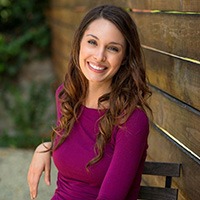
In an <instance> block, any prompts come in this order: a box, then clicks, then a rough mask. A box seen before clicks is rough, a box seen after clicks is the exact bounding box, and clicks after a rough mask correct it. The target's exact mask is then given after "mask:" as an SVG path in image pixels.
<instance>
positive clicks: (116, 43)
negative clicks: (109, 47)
mask: <svg viewBox="0 0 200 200" xmlns="http://www.w3.org/2000/svg"><path fill="white" fill-rule="evenodd" d="M86 36H91V37H93V38H95V39H97V40H99V38H98V37H97V36H95V35H93V34H87V35H86ZM109 44H115V45H120V46H122V47H124V45H123V44H121V43H118V42H110V43H109Z"/></svg>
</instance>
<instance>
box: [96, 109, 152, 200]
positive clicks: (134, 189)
mask: <svg viewBox="0 0 200 200" xmlns="http://www.w3.org/2000/svg"><path fill="white" fill-rule="evenodd" d="M148 133H149V123H148V118H147V117H146V115H145V113H144V112H143V111H141V110H139V109H137V110H135V111H134V112H133V114H132V115H131V116H130V117H129V119H128V120H127V122H126V124H125V126H123V128H121V129H119V131H118V132H117V134H116V141H115V150H114V154H113V158H112V161H111V163H110V166H109V168H108V171H107V173H106V175H105V178H104V180H103V183H102V185H101V188H100V191H99V195H98V198H97V200H127V199H131V200H134V199H137V196H138V192H139V186H140V181H141V174H142V170H143V165H144V161H145V158H146V149H147V137H148Z"/></svg>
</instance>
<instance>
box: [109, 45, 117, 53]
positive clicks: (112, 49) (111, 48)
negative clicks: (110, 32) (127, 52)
mask: <svg viewBox="0 0 200 200" xmlns="http://www.w3.org/2000/svg"><path fill="white" fill-rule="evenodd" d="M108 50H110V51H113V52H119V48H118V47H115V46H110V47H108Z"/></svg>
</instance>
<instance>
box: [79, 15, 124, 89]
mask: <svg viewBox="0 0 200 200" xmlns="http://www.w3.org/2000/svg"><path fill="white" fill-rule="evenodd" d="M125 51H126V41H125V38H124V36H123V35H122V33H121V32H120V31H119V30H118V29H117V27H116V26H115V25H114V24H113V23H112V22H110V21H108V20H105V19H103V18H100V19H97V20H95V21H93V22H92V23H91V24H90V25H89V26H88V28H87V29H86V31H85V33H84V35H83V38H82V40H81V43H80V54H79V64H80V68H81V71H82V72H83V74H84V75H85V77H86V78H87V79H88V81H89V84H94V83H95V84H96V83H101V84H106V85H107V86H110V84H111V81H112V78H113V76H114V75H115V74H116V72H117V71H118V69H119V68H120V66H121V63H122V60H123V58H124V55H125Z"/></svg>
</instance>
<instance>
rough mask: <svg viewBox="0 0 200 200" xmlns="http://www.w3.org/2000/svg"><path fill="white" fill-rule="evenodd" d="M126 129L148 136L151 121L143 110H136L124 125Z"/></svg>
mask: <svg viewBox="0 0 200 200" xmlns="http://www.w3.org/2000/svg"><path fill="white" fill-rule="evenodd" d="M124 127H125V128H126V129H127V131H128V132H129V131H131V132H134V133H145V134H148V132H149V119H148V117H147V114H146V113H145V111H143V110H142V109H140V108H136V109H135V110H134V111H133V112H132V114H131V115H130V116H129V118H128V119H127V121H126V122H125V123H124Z"/></svg>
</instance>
